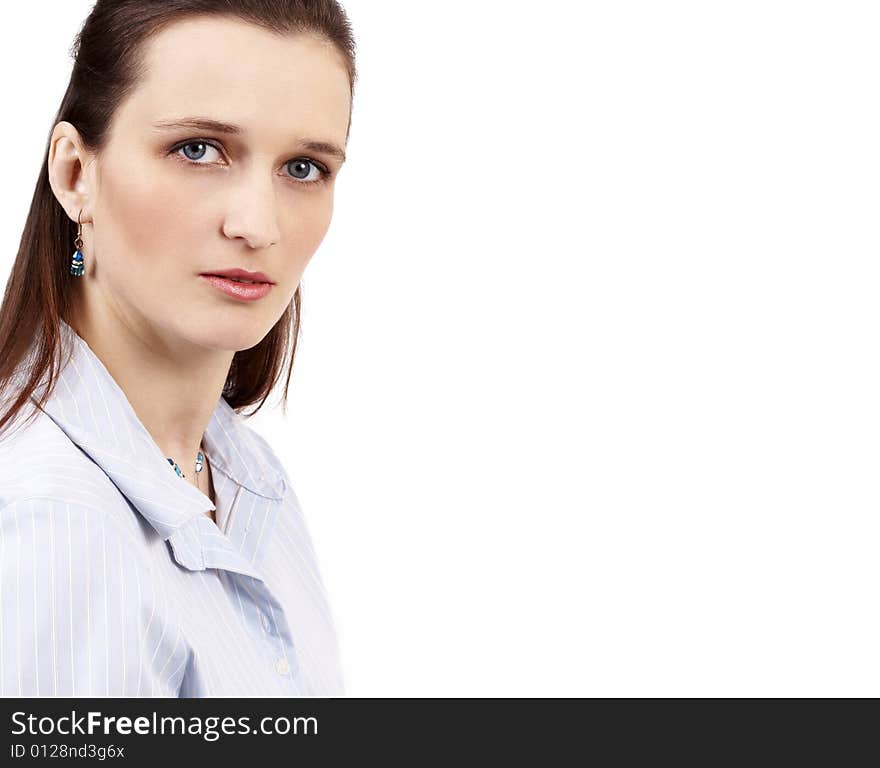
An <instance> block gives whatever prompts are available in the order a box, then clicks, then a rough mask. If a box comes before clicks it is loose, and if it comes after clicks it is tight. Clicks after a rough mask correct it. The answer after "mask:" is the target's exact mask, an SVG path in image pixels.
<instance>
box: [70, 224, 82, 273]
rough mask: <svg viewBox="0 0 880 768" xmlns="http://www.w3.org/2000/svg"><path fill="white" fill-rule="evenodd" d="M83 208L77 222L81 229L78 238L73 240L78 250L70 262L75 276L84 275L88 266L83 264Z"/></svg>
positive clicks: (71, 270)
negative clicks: (81, 219)
mask: <svg viewBox="0 0 880 768" xmlns="http://www.w3.org/2000/svg"><path fill="white" fill-rule="evenodd" d="M82 212H83V209H82V208H80V209H79V216H77V217H76V223H77V224H78V225H79V230H78V231H77V233H76V240H74V241H73V244H74V245H75V246H76V252H75V253H74V254H73V259H72V260H71V262H70V274H71V275H73V276H74V277H82V276H83V275H84V274H85V271H86V268H85V265H84V264H83V254H82V247H83V239H82V231H83V227H82V222H81V221H80V217H81V216H82Z"/></svg>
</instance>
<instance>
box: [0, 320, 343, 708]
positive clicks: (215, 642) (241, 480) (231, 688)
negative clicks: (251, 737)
mask: <svg viewBox="0 0 880 768" xmlns="http://www.w3.org/2000/svg"><path fill="white" fill-rule="evenodd" d="M61 322H62V329H61V331H62V340H63V342H64V344H65V345H69V346H66V347H65V349H67V348H72V354H71V356H70V358H69V362H68V363H67V364H66V365H64V367H63V369H62V371H61V374H60V376H59V378H58V381H57V384H56V386H55V388H54V390H53V392H52V394H51V396H50V399H49V400H48V401H47V402H46V403H45V404H44V406H43V410H42V411H38V412H37V416H36V417H35V418H34V420H33V421H32V422H31V423H29V424H26V425H24V426H23V427H22V426H21V424H18V419H17V420H16V424H18V426H17V428H16V429H13V430H11V431H7V432H5V433H4V435H3V439H2V440H0V695H3V696H72V697H80V696H124V697H138V696H180V697H201V696H234V697H242V696H245V697H246V696H271V697H279V696H341V695H344V690H343V682H342V675H341V669H340V659H339V650H338V645H337V636H336V630H335V627H334V619H333V615H332V613H331V611H330V608H329V605H328V600H327V593H326V590H325V587H324V583H323V581H322V578H321V575H320V573H319V570H318V566H317V562H316V557H315V552H314V549H313V548H312V542H311V539H310V536H309V532H308V530H307V527H306V521H305V519H304V517H303V512H302V509H301V507H300V504H299V501H298V499H297V496H296V494H295V493H294V490H293V488H292V487H291V484H290V481H289V478H288V475H287V473H286V472H285V470H284V469H283V467H282V465H281V463H280V461H279V460H278V458H277V457H276V456H275V454H274V452H273V451H272V449H271V448H270V447H269V445H268V443H267V442H266V440H265V439H264V438H263V437H262V436H260V435H259V434H258V433H257V432H256V431H254V430H253V429H252V428H250V427H248V426H246V425H245V424H244V423H243V422H244V419H243V417H242V416H241V415H240V414H238V413H237V412H236V411H234V410H233V409H232V407H231V406H230V405H229V404H228V403H227V402H226V400H225V399H224V398H222V397H221V398H220V400H219V402H218V404H217V407H216V409H215V410H214V412H213V415H212V417H211V420H210V422H209V424H208V426H207V429H206V430H205V433H204V446H205V451H204V453H205V454H206V456H207V458H208V462H209V464H210V468H211V471H212V475H213V481H214V489H215V495H216V504H214V503H212V502H211V500H210V498H209V497H208V496H206V495H205V494H204V493H202V492H201V491H200V490H199V489H198V488H196V487H195V486H194V485H191V484H190V483H188V482H187V481H186V480H183V479H181V478H179V477H178V476H177V475H176V474H175V472H174V469H173V468H172V467H171V465H170V464H169V463H168V461H167V459H166V458H165V456H163V454H162V451H161V450H160V448H159V447H158V445H157V444H156V442H155V441H154V440H153V438H152V437H151V435H150V434H149V432H148V431H147V430H146V428H145V427H144V425H143V423H142V422H141V421H140V420H139V419H138V417H137V415H136V414H135V412H134V409H133V408H132V406H131V404H130V403H129V401H128V399H127V398H126V396H125V393H124V392H123V391H122V389H121V388H120V387H119V385H118V384H117V383H116V381H115V380H114V379H113V377H112V376H111V375H110V373H109V371H108V370H107V369H106V367H105V366H104V365H103V363H102V362H101V360H100V359H99V358H98V357H97V356H96V355H95V354H94V352H93V351H92V350H91V349H90V347H89V346H88V344H87V343H86V342H85V340H84V339H82V338H81V337H80V336H79V335H78V334H77V333H76V332H75V331H74V330H73V329H72V328H71V327H70V326H69V325H67V323H65V322H64V321H63V320H62V321H61ZM63 359H67V358H63ZM43 384H45V379H44V380H43ZM41 386H42V385H41ZM39 391H42V390H41V389H40V388H38V392H39ZM31 400H32V401H35V400H36V393H34V394H32V395H31ZM212 510H213V511H214V513H215V517H216V521H217V522H216V523H215V522H214V521H213V520H212V519H211V518H210V517H209V516H208V515H207V514H206V513H207V512H209V511H212Z"/></svg>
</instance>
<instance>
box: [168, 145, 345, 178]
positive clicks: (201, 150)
mask: <svg viewBox="0 0 880 768" xmlns="http://www.w3.org/2000/svg"><path fill="white" fill-rule="evenodd" d="M194 147H196V148H198V151H196V152H189V151H188V150H190V149H192V148H194ZM208 149H213V150H214V151H215V152H217V153H218V154H219V152H220V148H219V147H218V146H216V145H215V144H213V143H212V142H209V141H204V140H201V139H191V140H189V141H185V142H183V143H180V144H175V145H174V147H172V148H171V150H170V152H173V153H174V154H175V155H176V156H177V157H180V158H182V159H184V160H185V162H187V163H189V164H190V165H214V163H210V162H205V163H203V162H199V161H200V160H202V159H204V157H205V154H206V153H207V151H208ZM181 153H182V154H181ZM285 166H294V167H297V168H300V169H301V168H305V169H306V170H305V174H306V175H305V176H304V177H302V176H296V175H292V176H291V177H290V178H292V179H295V180H297V181H298V182H299V183H300V184H323V183H325V182H326V181H329V179H330V178H331V176H332V175H333V174H332V172H331V171H330V170H329V169H328V168H326V167H325V166H323V165H322V164H320V163H318V162H316V161H314V160H312V159H310V158H308V157H297V158H294V159H293V160H288V161H287V162H286V163H285ZM310 167H311V168H314V169H317V171H318V173H319V174H320V176H319V177H318V178H317V179H309V178H308V175H309V173H310V170H309V168H310Z"/></svg>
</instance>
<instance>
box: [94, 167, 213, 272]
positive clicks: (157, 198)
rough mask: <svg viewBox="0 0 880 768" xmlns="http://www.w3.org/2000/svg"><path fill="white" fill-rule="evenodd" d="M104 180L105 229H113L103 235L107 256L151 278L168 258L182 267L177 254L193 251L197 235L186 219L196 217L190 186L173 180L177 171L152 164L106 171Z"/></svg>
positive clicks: (103, 227) (192, 219)
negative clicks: (163, 171) (172, 172)
mask: <svg viewBox="0 0 880 768" xmlns="http://www.w3.org/2000/svg"><path fill="white" fill-rule="evenodd" d="M102 182H103V183H102V188H101V192H102V197H103V200H102V205H101V209H102V211H103V212H104V218H105V221H103V222H102V225H103V226H102V229H103V231H104V232H107V233H110V234H111V238H102V244H103V245H102V250H103V251H105V253H106V254H107V258H110V259H113V260H114V261H119V262H120V263H122V262H124V264H125V266H126V268H127V269H129V270H131V271H133V272H135V273H138V274H141V275H143V276H144V278H145V279H147V280H149V279H150V276H151V275H152V276H156V275H157V274H160V273H161V270H162V269H164V268H165V266H166V265H167V263H168V262H175V263H176V264H177V266H181V265H179V263H178V262H179V254H180V253H182V252H183V253H186V252H193V251H191V249H190V247H191V245H192V243H191V242H189V241H190V240H192V239H194V238H195V233H192V234H190V233H188V231H187V223H188V222H190V221H195V220H197V216H194V215H193V213H192V205H193V201H192V199H191V196H190V195H188V194H187V190H186V188H185V187H183V188H182V187H181V185H180V184H175V183H173V182H174V178H173V175H169V174H161V173H159V172H158V171H157V170H155V169H150V168H149V167H141V168H139V169H136V170H135V169H131V170H130V171H129V172H127V173H125V174H124V175H123V174H120V173H118V172H117V173H115V174H112V175H111V174H105V175H104V177H103V179H102ZM108 239H112V242H108ZM117 255H119V256H121V257H122V258H119V259H117V258H116V256H117Z"/></svg>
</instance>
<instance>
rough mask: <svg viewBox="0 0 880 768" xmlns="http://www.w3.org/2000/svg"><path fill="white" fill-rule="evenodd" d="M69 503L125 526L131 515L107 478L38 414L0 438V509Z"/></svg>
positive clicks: (50, 420) (56, 426)
mask: <svg viewBox="0 0 880 768" xmlns="http://www.w3.org/2000/svg"><path fill="white" fill-rule="evenodd" d="M40 503H42V504H44V505H47V506H51V507H52V508H53V509H58V508H59V505H60V506H62V507H63V505H65V504H68V505H70V506H72V507H75V508H77V509H80V510H86V509H90V510H92V515H93V516H94V515H96V514H98V515H102V516H109V517H115V518H116V521H117V523H120V524H123V525H125V524H128V525H129V527H130V523H131V519H132V513H131V510H130V508H129V506H128V504H127V503H125V500H124V497H122V496H121V494H120V493H119V491H118V489H117V488H116V486H114V485H113V483H112V482H111V480H110V479H109V478H108V477H107V474H106V473H105V472H104V471H103V470H102V469H101V468H100V467H99V466H98V465H97V464H96V463H95V462H94V461H92V459H91V458H90V457H89V456H88V455H87V454H86V453H85V452H84V451H83V450H82V449H80V448H79V446H77V445H76V444H75V443H73V442H72V441H71V440H70V438H68V437H67V435H66V434H65V433H64V432H63V431H62V430H61V428H60V427H59V426H58V425H57V424H56V423H55V422H54V421H52V419H50V418H49V417H48V416H46V414H45V413H43V412H41V411H40V412H37V415H36V416H34V417H33V419H32V420H30V421H29V422H27V423H26V424H24V425H23V426H20V427H18V428H17V429H16V430H15V431H14V432H11V433H9V434H5V435H4V437H3V438H2V439H0V509H3V508H6V507H11V506H13V505H19V504H24V505H25V506H27V507H28V508H33V507H34V506H35V505H38V504H40Z"/></svg>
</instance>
